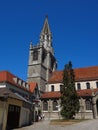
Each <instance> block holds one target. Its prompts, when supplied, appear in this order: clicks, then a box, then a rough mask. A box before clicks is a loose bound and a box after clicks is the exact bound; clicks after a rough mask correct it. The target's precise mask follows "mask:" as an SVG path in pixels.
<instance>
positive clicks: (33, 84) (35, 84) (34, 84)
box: [28, 82, 38, 93]
mask: <svg viewBox="0 0 98 130" xmlns="http://www.w3.org/2000/svg"><path fill="white" fill-rule="evenodd" d="M28 84H29V85H30V91H31V92H32V93H33V92H34V90H35V88H36V87H37V86H38V85H37V83H36V82H31V83H28Z"/></svg>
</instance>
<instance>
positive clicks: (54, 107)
mask: <svg viewBox="0 0 98 130" xmlns="http://www.w3.org/2000/svg"><path fill="white" fill-rule="evenodd" d="M57 106H58V103H57V101H55V100H54V101H53V111H57V110H58V108H57Z"/></svg>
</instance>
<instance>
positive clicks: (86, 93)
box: [41, 88, 98, 99]
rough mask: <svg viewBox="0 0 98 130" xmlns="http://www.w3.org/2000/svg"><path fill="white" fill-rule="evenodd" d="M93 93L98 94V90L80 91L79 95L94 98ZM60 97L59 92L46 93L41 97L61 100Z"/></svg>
mask: <svg viewBox="0 0 98 130" xmlns="http://www.w3.org/2000/svg"><path fill="white" fill-rule="evenodd" d="M92 91H93V92H94V94H96V93H97V92H98V88H97V89H93V90H91V89H84V90H78V91H77V94H78V96H79V97H85V96H92ZM60 96H61V93H60V92H59V91H55V92H46V93H44V94H43V95H42V96H41V99H45V98H46V99H49V98H60Z"/></svg>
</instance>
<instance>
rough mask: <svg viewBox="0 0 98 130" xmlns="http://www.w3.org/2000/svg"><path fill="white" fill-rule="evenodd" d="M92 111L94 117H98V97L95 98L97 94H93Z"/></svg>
mask: <svg viewBox="0 0 98 130" xmlns="http://www.w3.org/2000/svg"><path fill="white" fill-rule="evenodd" d="M92 111H93V118H94V119H96V117H97V108H96V98H95V96H92Z"/></svg>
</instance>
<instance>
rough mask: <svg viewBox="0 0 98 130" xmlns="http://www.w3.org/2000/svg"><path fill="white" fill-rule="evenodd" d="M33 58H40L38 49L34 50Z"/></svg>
mask: <svg viewBox="0 0 98 130" xmlns="http://www.w3.org/2000/svg"><path fill="white" fill-rule="evenodd" d="M33 60H34V61H35V60H38V51H34V52H33Z"/></svg>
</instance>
